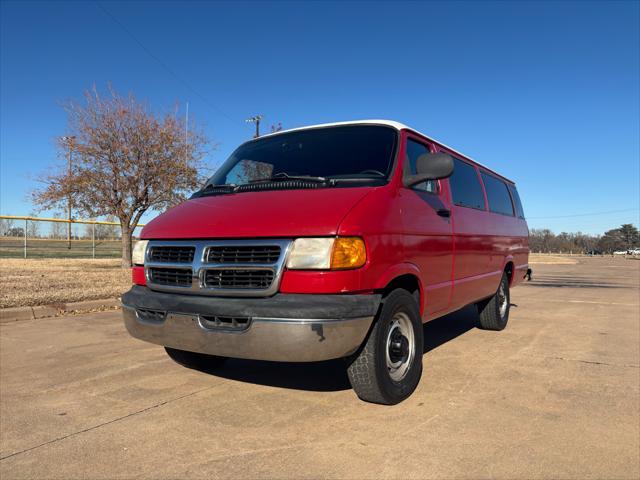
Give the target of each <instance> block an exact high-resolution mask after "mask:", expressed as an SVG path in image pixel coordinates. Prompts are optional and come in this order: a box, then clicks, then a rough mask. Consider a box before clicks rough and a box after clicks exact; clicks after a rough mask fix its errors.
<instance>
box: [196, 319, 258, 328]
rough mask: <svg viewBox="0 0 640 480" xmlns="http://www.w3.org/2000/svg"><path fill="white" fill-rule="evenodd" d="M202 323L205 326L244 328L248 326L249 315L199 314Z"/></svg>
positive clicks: (249, 321)
mask: <svg viewBox="0 0 640 480" xmlns="http://www.w3.org/2000/svg"><path fill="white" fill-rule="evenodd" d="M200 320H201V321H202V325H203V326H204V327H206V328H212V329H214V328H220V329H224V330H238V331H241V330H246V329H247V328H249V324H250V323H251V318H249V317H218V316H213V315H200Z"/></svg>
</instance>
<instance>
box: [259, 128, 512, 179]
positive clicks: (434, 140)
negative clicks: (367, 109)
mask: <svg viewBox="0 0 640 480" xmlns="http://www.w3.org/2000/svg"><path fill="white" fill-rule="evenodd" d="M342 125H386V126H389V127H392V128H395V129H396V130H410V131H412V132H415V133H417V134H418V135H420V136H422V137H424V138H426V139H428V140H431V141H432V142H434V143H437V144H438V145H442V146H443V147H445V148H446V149H448V150H450V151H452V152H453V153H455V154H458V155H460V156H461V157H464V158H466V159H469V160H471V161H473V162H474V163H476V164H477V165H478V166H480V167H482V168H484V169H485V170H488V171H490V172H492V173H495V174H496V175H498V176H499V177H502V178H504V179H505V180H508V181H509V182H511V183H514V182H513V181H512V180H509V179H508V178H507V177H505V176H504V175H501V174H499V173H498V172H496V171H494V170H493V169H491V168H489V167H487V166H486V165H483V164H482V163H480V162H478V161H477V160H474V159H473V158H471V157H470V156H469V155H465V154H464V153H461V152H459V151H458V150H456V149H455V148H451V147H450V146H448V145H446V144H444V143H442V142H440V141H438V140H436V139H435V138H432V137H430V136H429V135H425V134H424V133H421V132H419V131H418V130H416V129H415V128H411V127H409V126H408V125H405V124H404V123H400V122H396V121H394V120H383V119H368V120H351V121H347V122H333V123H319V124H317V125H307V126H304V127H296V128H290V129H287V130H280V131H278V132H273V133H268V134H265V135H262V136H261V137H260V138H263V137H270V136H272V135H279V134H281V133H288V132H295V131H298V130H308V129H312V128H323V127H338V126H342Z"/></svg>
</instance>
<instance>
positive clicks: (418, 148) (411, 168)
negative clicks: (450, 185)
mask: <svg viewBox="0 0 640 480" xmlns="http://www.w3.org/2000/svg"><path fill="white" fill-rule="evenodd" d="M425 153H430V152H429V147H427V146H426V145H424V144H423V143H418V142H415V141H413V140H411V139H407V158H406V161H407V163H406V167H405V172H407V173H408V174H410V175H415V174H416V173H418V172H417V171H416V163H417V161H418V157H419V156H420V155H424V154H425ZM411 188H413V189H414V190H420V191H423V192H429V193H438V182H437V181H436V180H427V181H426V182H422V183H418V184H417V185H414V186H412V187H411Z"/></svg>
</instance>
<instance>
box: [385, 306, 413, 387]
mask: <svg viewBox="0 0 640 480" xmlns="http://www.w3.org/2000/svg"><path fill="white" fill-rule="evenodd" d="M385 346H386V348H385V354H386V361H387V370H388V371H389V376H390V377H391V380H393V381H394V382H399V381H400V380H402V379H403V378H404V377H405V376H406V375H407V372H408V371H409V367H410V366H411V363H412V362H413V357H414V356H415V348H416V347H415V336H414V333H413V324H412V323H411V319H410V318H409V316H408V315H407V314H406V313H404V312H397V313H396V314H395V315H394V316H393V318H392V319H391V325H390V326H389V332H388V333H387V341H386V345H385Z"/></svg>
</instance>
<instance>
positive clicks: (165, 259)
mask: <svg viewBox="0 0 640 480" xmlns="http://www.w3.org/2000/svg"><path fill="white" fill-rule="evenodd" d="M195 251H196V247H179V246H175V247H174V246H163V247H151V249H150V250H149V260H150V261H152V262H158V263H191V262H193V255H194V253H195Z"/></svg>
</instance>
